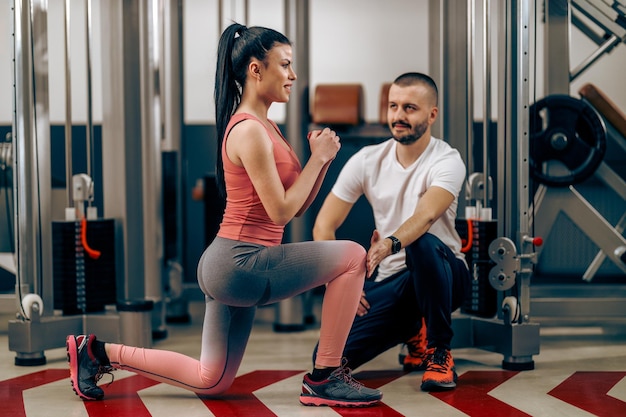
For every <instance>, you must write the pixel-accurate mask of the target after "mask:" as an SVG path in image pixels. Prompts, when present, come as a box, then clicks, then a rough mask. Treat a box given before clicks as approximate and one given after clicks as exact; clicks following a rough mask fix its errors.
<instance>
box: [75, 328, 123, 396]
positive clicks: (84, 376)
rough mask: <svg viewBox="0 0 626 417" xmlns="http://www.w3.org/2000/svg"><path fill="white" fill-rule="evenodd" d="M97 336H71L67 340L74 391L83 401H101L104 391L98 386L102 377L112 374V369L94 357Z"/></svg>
mask: <svg viewBox="0 0 626 417" xmlns="http://www.w3.org/2000/svg"><path fill="white" fill-rule="evenodd" d="M94 340H96V336H94V335H93V334H90V335H80V336H73V335H70V336H68V337H67V339H66V340H65V345H66V347H67V361H68V362H69V365H70V379H71V380H72V389H73V390H74V392H75V393H76V395H78V396H79V397H80V398H82V399H83V400H101V399H102V398H103V397H104V391H103V390H102V388H100V387H99V386H98V385H97V384H98V381H99V380H100V378H102V375H103V374H105V373H110V372H111V370H112V368H111V367H109V366H102V365H100V362H98V359H96V357H95V356H94V355H93V351H92V348H91V345H92V343H93V341H94Z"/></svg>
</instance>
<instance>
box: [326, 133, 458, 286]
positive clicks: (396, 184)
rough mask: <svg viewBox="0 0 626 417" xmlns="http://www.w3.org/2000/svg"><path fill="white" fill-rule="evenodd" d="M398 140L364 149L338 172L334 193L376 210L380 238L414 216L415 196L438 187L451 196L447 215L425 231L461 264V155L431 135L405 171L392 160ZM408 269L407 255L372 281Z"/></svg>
mask: <svg viewBox="0 0 626 417" xmlns="http://www.w3.org/2000/svg"><path fill="white" fill-rule="evenodd" d="M396 146H397V142H396V141H395V140H394V139H393V138H392V139H389V140H387V141H385V142H383V143H380V144H377V145H370V146H365V147H363V148H362V149H361V150H359V151H358V152H357V153H356V154H354V155H353V156H352V157H351V158H350V159H349V160H348V162H346V164H345V166H344V167H343V168H342V170H341V173H340V174H339V176H338V178H337V181H336V183H335V185H334V186H333V189H332V192H333V194H335V195H336V196H337V197H338V198H340V199H341V200H343V201H346V202H348V203H355V202H356V201H357V200H358V199H359V197H360V196H361V195H363V194H364V195H365V197H366V198H367V200H368V202H369V203H370V205H371V206H372V210H373V212H374V222H375V224H376V229H377V230H378V232H379V233H380V235H381V236H382V237H383V238H384V237H386V236H389V235H391V234H392V233H394V232H395V231H396V230H397V229H398V228H399V227H400V225H401V224H402V223H404V222H405V221H406V220H407V219H408V218H409V217H411V216H412V215H413V213H414V212H415V207H416V206H417V202H418V201H419V198H420V197H421V196H422V195H423V194H424V193H425V192H426V190H427V189H428V188H429V187H432V186H437V187H441V188H443V189H445V190H447V191H449V192H450V193H452V194H453V195H454V196H455V198H454V202H453V203H452V204H451V205H450V207H449V208H448V209H447V210H446V212H445V213H444V214H443V215H442V216H441V217H440V218H439V219H438V220H437V221H436V222H435V223H433V225H432V226H431V227H430V230H429V233H432V234H433V235H435V236H437V237H438V238H439V239H441V241H442V242H443V243H445V244H446V245H448V247H450V249H451V250H452V252H454V254H455V255H456V256H457V257H458V258H460V259H463V260H465V256H464V255H463V253H461V239H460V237H459V235H458V233H457V232H456V228H455V219H456V209H457V206H458V195H459V193H460V192H461V188H462V187H463V183H464V181H465V164H464V163H463V159H462V158H461V155H460V154H459V152H458V151H457V150H456V149H454V148H452V147H451V146H450V145H449V144H448V143H446V142H444V141H443V140H441V139H437V138H434V137H431V140H430V143H429V144H428V147H427V148H426V150H425V151H424V153H423V154H422V155H421V156H420V157H419V158H418V159H417V161H415V162H414V163H413V164H412V165H411V166H409V167H407V168H403V167H402V165H400V163H399V162H398V159H397V158H396ZM404 269H406V256H405V251H404V249H402V250H401V251H400V252H398V253H397V254H395V255H390V256H388V257H387V258H385V259H384V260H383V261H382V262H381V263H380V265H379V267H378V274H377V276H376V280H377V281H380V280H383V279H385V278H387V277H389V276H391V275H393V274H394V273H396V272H399V271H402V270H404Z"/></svg>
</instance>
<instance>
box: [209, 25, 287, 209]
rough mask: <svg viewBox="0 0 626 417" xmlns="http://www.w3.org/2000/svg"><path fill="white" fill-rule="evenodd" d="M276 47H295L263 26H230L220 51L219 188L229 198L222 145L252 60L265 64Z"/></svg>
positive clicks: (217, 108) (217, 109) (217, 91)
mask: <svg viewBox="0 0 626 417" xmlns="http://www.w3.org/2000/svg"><path fill="white" fill-rule="evenodd" d="M276 44H285V45H291V42H290V41H289V39H288V38H287V37H286V36H285V35H283V34H282V33H280V32H277V31H275V30H273V29H268V28H265V27H261V26H253V27H250V28H247V27H246V26H244V25H241V24H239V23H232V24H231V25H230V26H228V27H227V28H226V29H225V30H224V32H223V33H222V36H221V37H220V41H219V44H218V47H217V70H216V72H215V94H214V98H215V125H216V127H217V166H216V170H215V176H216V180H217V188H218V190H219V191H220V194H221V195H222V197H224V198H225V197H226V185H225V183H224V161H223V160H222V143H223V142H224V134H225V133H226V126H228V122H229V120H230V118H231V116H232V115H233V113H234V112H235V109H236V108H237V106H238V105H239V103H240V102H241V95H242V89H243V87H244V85H245V82H246V76H247V69H248V64H249V63H250V60H251V59H252V58H256V59H258V60H260V61H262V62H265V59H266V57H267V53H268V52H269V51H270V49H272V48H273V47H274V46H275V45H276Z"/></svg>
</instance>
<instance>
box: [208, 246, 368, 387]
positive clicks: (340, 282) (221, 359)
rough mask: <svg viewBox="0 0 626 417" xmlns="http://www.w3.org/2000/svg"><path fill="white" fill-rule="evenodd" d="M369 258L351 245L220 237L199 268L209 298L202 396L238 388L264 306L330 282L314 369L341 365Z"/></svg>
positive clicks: (325, 298)
mask: <svg viewBox="0 0 626 417" xmlns="http://www.w3.org/2000/svg"><path fill="white" fill-rule="evenodd" d="M365 255H366V252H365V249H364V248H363V247H362V246H361V245H359V244H358V243H355V242H352V241H346V240H344V241H341V240H336V241H316V242H299V243H289V244H283V245H278V246H269V247H266V246H262V245H258V244H253V243H246V242H240V241H235V240H230V239H224V238H220V237H217V238H215V240H214V241H213V242H212V243H211V245H210V246H209V247H208V248H207V249H206V250H205V252H204V253H203V255H202V257H201V258H200V262H199V263H198V283H199V285H200V288H201V289H202V291H203V292H204V294H205V298H206V312H205V318H204V325H203V331H202V353H201V357H200V364H201V368H202V371H201V374H202V377H203V380H204V381H205V384H203V385H204V386H205V388H204V389H203V390H202V392H203V393H209V392H208V391H210V393H214V392H220V391H223V390H224V389H226V388H228V387H229V386H230V385H231V384H232V381H233V380H234V378H235V375H236V373H237V370H238V369H239V365H240V364H241V360H242V357H243V353H244V350H245V347H246V344H247V341H248V337H249V335H250V331H251V329H252V324H253V321H254V313H255V311H256V308H257V307H258V306H263V305H266V304H271V303H275V302H277V301H280V300H284V299H286V298H289V297H293V296H295V295H297V294H300V293H302V292H304V291H307V290H310V289H313V288H315V287H318V286H320V285H324V284H327V287H326V292H325V296H324V303H323V306H322V319H321V329H320V344H319V350H318V357H317V358H318V359H317V362H316V363H317V364H319V365H323V366H337V365H339V363H340V361H341V356H342V353H343V348H344V345H345V342H346V339H347V337H348V332H349V330H350V327H351V325H352V322H353V320H354V317H355V313H356V309H357V306H358V303H359V300H360V296H361V291H362V289H363V282H364V277H365ZM311 348H313V346H312V347H311ZM207 385H209V386H207ZM220 387H221V388H220ZM207 390H208V391H207Z"/></svg>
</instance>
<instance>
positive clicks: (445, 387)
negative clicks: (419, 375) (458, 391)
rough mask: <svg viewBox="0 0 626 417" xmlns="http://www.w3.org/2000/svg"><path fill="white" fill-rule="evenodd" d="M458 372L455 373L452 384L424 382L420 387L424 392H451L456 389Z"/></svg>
mask: <svg viewBox="0 0 626 417" xmlns="http://www.w3.org/2000/svg"><path fill="white" fill-rule="evenodd" d="M457 378H458V377H457V375H456V372H455V373H454V380H453V381H452V382H437V381H424V382H422V386H421V387H420V388H421V389H422V391H450V390H453V389H455V388H456V380H457Z"/></svg>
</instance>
